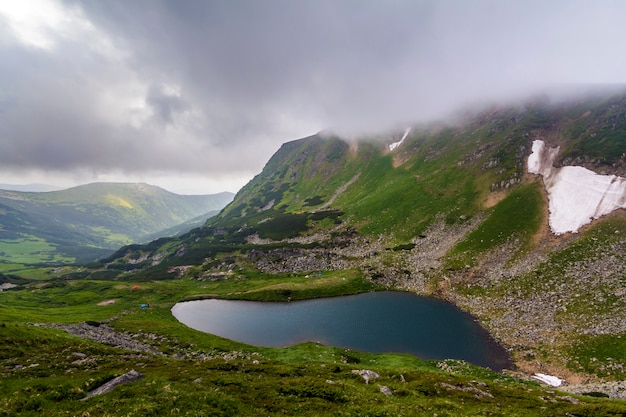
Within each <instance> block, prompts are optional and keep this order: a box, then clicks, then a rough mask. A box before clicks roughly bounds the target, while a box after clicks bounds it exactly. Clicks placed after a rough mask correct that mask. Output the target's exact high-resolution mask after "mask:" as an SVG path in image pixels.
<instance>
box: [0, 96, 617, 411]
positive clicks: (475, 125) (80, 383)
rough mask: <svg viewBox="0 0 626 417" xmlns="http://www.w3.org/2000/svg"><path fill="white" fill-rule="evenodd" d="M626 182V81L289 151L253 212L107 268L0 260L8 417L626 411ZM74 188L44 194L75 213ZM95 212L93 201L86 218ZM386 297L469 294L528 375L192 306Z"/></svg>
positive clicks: (463, 301) (271, 172)
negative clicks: (284, 334) (246, 326)
mask: <svg viewBox="0 0 626 417" xmlns="http://www.w3.org/2000/svg"><path fill="white" fill-rule="evenodd" d="M540 144H541V146H540ZM539 166H540V167H541V169H539V168H537V167H539ZM568 167H570V168H571V167H578V168H577V169H579V170H583V169H584V170H585V171H584V172H585V175H587V176H585V177H584V178H589V179H583V176H581V175H582V174H580V172H581V171H576V175H575V176H573V177H572V176H571V175H573V174H571V171H570V170H568V169H566V168H568ZM625 178H626V93H624V92H623V90H618V91H616V92H613V93H607V92H604V93H601V94H600V93H598V94H586V95H579V96H576V97H573V98H569V99H568V100H553V99H549V98H548V97H543V96H542V97H538V98H536V99H534V100H528V101H524V102H520V103H516V104H510V103H509V104H500V105H493V106H485V107H482V108H481V109H480V110H475V111H465V112H461V113H457V114H456V116H455V117H453V118H450V119H446V120H443V121H436V122H431V123H421V124H416V125H411V126H403V127H401V128H399V129H397V130H395V131H390V132H386V133H377V134H375V135H374V134H372V135H371V136H367V135H362V136H360V137H358V138H354V137H352V138H349V139H346V138H344V137H342V136H341V135H340V134H335V133H332V132H331V131H323V132H321V133H318V134H316V135H313V136H310V137H306V138H303V139H298V140H294V141H291V142H287V143H284V144H283V145H282V146H281V147H280V148H279V149H278V150H277V151H276V152H275V153H274V155H273V156H272V157H271V158H270V159H269V161H267V163H266V164H265V167H264V168H263V170H262V171H261V172H260V173H259V174H258V175H256V176H255V177H254V178H253V179H252V180H251V181H250V182H249V183H247V185H245V186H244V187H243V188H242V189H241V190H239V192H238V193H237V194H236V195H235V196H234V199H233V200H232V202H230V203H228V204H227V205H226V206H225V207H224V208H223V209H221V211H219V213H217V214H216V215H214V216H212V217H209V215H206V217H205V218H204V219H205V220H203V224H202V225H201V226H199V227H195V228H193V229H192V230H190V231H188V232H186V233H183V234H181V235H177V236H174V235H170V236H160V237H157V236H155V237H154V240H152V241H150V242H149V243H144V244H140V243H132V244H126V242H121V241H120V240H119V239H122V240H123V239H126V236H130V232H131V231H133V232H136V233H137V234H136V235H135V236H147V235H148V232H149V231H150V230H148V229H147V228H143V229H141V230H139V226H138V225H136V224H135V226H137V227H136V228H134V227H133V223H134V221H135V220H133V219H132V218H127V219H126V220H127V223H123V224H122V223H120V226H119V227H121V229H116V228H114V227H113V226H109V228H108V229H107V231H106V233H104V234H103V235H102V236H101V241H100V242H105V241H106V242H108V243H110V244H114V243H117V242H120V244H119V245H118V246H117V250H116V251H115V252H114V253H111V252H109V253H107V254H105V255H104V256H105V257H100V258H98V259H97V260H93V261H90V262H83V263H78V262H76V263H75V260H72V261H71V262H56V263H54V264H53V265H45V264H43V265H42V264H40V263H38V264H32V263H29V262H20V261H19V259H18V260H13V261H9V260H7V261H3V262H0V272H1V274H0V284H1V285H2V287H0V288H3V289H4V291H1V292H0V377H1V378H2V384H0V416H7V417H8V416H15V415H21V416H22V415H23V416H30V415H33V416H34V415H47V416H62V415H63V416H64V415H79V416H80V415H85V416H96V415H98V416H114V415H115V416H117V415H133V416H135V415H137V416H139V415H142V416H146V415H149V416H165V415H189V416H196V415H197V416H206V415H215V416H235V415H249V416H265V415H302V416H318V415H341V416H365V415H368V416H421V415H428V416H433V415H437V416H498V415H502V416H539V415H545V416H550V415H567V416H621V415H626V402H625V401H624V398H626V211H624V208H625V207H626V179H625ZM572 183H573V184H575V187H574V188H573V189H574V191H568V192H566V193H565V194H566V195H571V196H572V197H579V200H576V201H583V202H593V204H592V203H589V204H592V205H593V207H591V208H589V210H587V208H586V206H585V205H584V204H582V203H571V202H569V201H570V200H568V199H567V198H566V197H563V194H562V193H561V194H559V193H560V192H561V191H560V190H561V188H559V187H561V186H566V185H567V184H572ZM99 187H104V185H100V186H99ZM601 187H604V188H601ZM69 192H70V190H67V191H65V192H55V193H58V194H51V193H42V194H46V195H48V196H49V197H46V198H50V197H51V196H57V197H55V199H56V200H57V203H58V204H61V202H62V201H61V200H62V198H65V197H64V196H66V195H67V194H68V193H69ZM73 192H76V190H75V191H73ZM35 194H37V195H38V193H24V194H18V193H15V192H13V193H12V194H11V193H10V192H3V193H2V194H0V203H1V204H2V205H1V206H0V219H2V218H4V217H6V216H8V215H9V214H10V213H11V212H13V211H15V210H18V209H19V207H18V206H17V205H15V204H16V202H17V201H19V202H20V204H31V205H34V204H35V203H36V202H37V201H39V200H38V199H39V197H38V196H37V195H35ZM103 194H109V195H112V193H111V192H106V193H103ZM11 196H13V197H11ZM18 197H19V198H18ZM227 197H230V196H227ZM153 198H156V197H153ZM159 198H164V197H159ZM92 200H93V199H92ZM609 200H610V202H611V205H610V209H607V210H604V208H605V207H609V206H607V204H608V203H607V202H608V201H609ZM143 201H145V200H143ZM151 201H154V200H151ZM222 201H223V200H222ZM10 202H12V204H13V205H11V204H9V203H10ZM39 204H43V203H41V202H40V203H39ZM46 204H48V203H46ZM68 204H69V203H68ZM111 204H113V205H117V206H124V205H125V204H132V205H133V207H138V208H139V207H141V210H148V208H150V207H152V208H154V207H155V206H156V204H155V203H154V202H152V203H148V204H147V205H141V204H140V199H137V200H136V201H135V200H133V201H132V202H131V201H130V197H128V198H126V197H124V199H121V197H120V198H118V199H115V201H114V202H111ZM224 204H225V203H224ZM573 204H575V205H573ZM222 206H223V205H222ZM583 206H584V207H583ZM38 207H40V208H38V209H37V213H41V212H44V211H45V207H43V206H38ZM54 207H55V208H54V210H56V212H57V213H60V211H59V210H61V209H60V208H59V206H58V205H57V206H54ZM168 207H171V206H168ZM600 207H601V208H602V210H603V211H599V208H600ZM84 209H85V206H84V205H74V206H73V210H74V212H75V213H74V214H72V216H74V217H76V216H77V214H76V213H80V212H84ZM112 210H113V209H109V210H107V211H105V212H103V213H104V214H106V213H112ZM120 210H121V209H120ZM137 210H139V209H137ZM137 210H136V211H137ZM167 210H170V211H172V212H173V211H174V209H172V208H168V209H167ZM181 210H182V209H181ZM207 211H208V210H207ZM122 212H123V211H122ZM31 213H35V210H34V209H33V211H32V212H31ZM200 214H203V213H198V212H197V211H196V212H193V213H190V215H189V217H196V216H198V215H200ZM31 216H34V214H31ZM68 216H69V215H68ZM107 216H108V215H107ZM160 216H161V215H160V214H159V215H157V216H156V217H157V218H160ZM177 216H178V218H181V216H182V215H178V214H177ZM109 217H110V219H111V222H112V223H111V224H113V223H115V222H117V221H119V217H115V218H114V217H111V216H109ZM109 217H107V218H109ZM15 218H16V219H23V227H26V226H28V222H27V219H26V217H24V216H22V215H20V216H16V217H15ZM31 218H35V217H31ZM39 218H43V217H39ZM564 219H565V220H564ZM571 219H573V220H571ZM581 219H582V220H581ZM61 221H62V220H61ZM16 223H17V220H16ZM64 223H66V226H68V227H69V228H70V229H72V230H73V231H74V232H76V233H77V232H78V231H80V227H72V226H71V225H70V224H67V223H68V222H67V221H64ZM561 224H565V225H566V226H567V227H569V229H568V230H566V231H563V230H562V229H556V227H557V226H558V225H561ZM30 226H32V227H33V228H35V229H39V230H41V228H38V227H37V226H36V225H35V224H32V223H30ZM157 226H158V227H157V228H161V229H165V228H166V227H170V226H172V224H170V223H166V222H165V220H163V221H162V222H161V223H159V224H158V225H157ZM558 227H560V226H558ZM93 228H95V227H92V229H93ZM4 229H8V226H6V225H4V224H2V228H0V231H4ZM135 229H137V230H135ZM31 230H32V229H31ZM124 230H125V231H126V232H128V233H127V235H125V236H120V238H119V239H116V238H115V236H117V235H116V234H115V233H119V234H121V233H122V231H124ZM151 230H153V229H151ZM46 233H48V234H47V235H46V236H48V235H49V236H53V235H54V234H55V231H54V230H52V229H50V230H49V231H47V232H46ZM63 233H66V232H63ZM141 233H143V234H141ZM32 234H33V236H35V234H34V232H32ZM72 236H73V235H72ZM41 239H43V237H41V236H39V237H32V239H31V240H32V243H33V244H35V243H36V242H35V240H37V241H42V240H41ZM73 239H75V238H74V237H71V238H70V239H69V240H73ZM46 241H47V242H53V243H54V242H55V241H54V240H52V238H48V237H46ZM59 242H61V240H59ZM59 244H60V243H59ZM81 244H82V241H81ZM86 244H87V243H86ZM98 247H100V248H107V246H105V245H104V244H101V245H100V246H98ZM108 247H110V246H108ZM5 252H6V250H5ZM66 254H67V255H71V253H70V252H66ZM72 256H74V257H75V258H76V259H81V258H80V256H79V255H78V254H75V255H72ZM94 259H95V258H94ZM381 290H394V291H407V292H412V293H416V294H419V295H424V296H428V297H434V298H437V299H441V300H445V301H447V302H450V303H452V304H454V305H455V306H457V307H459V308H460V309H462V310H463V311H465V312H467V313H469V314H471V315H472V316H473V317H475V319H476V321H478V322H479V323H480V325H482V326H483V327H484V328H485V329H486V330H487V331H488V332H489V333H490V334H491V335H492V336H493V337H494V338H495V340H496V341H497V342H498V343H499V344H500V345H501V346H502V347H504V348H505V349H506V351H507V352H508V353H509V354H510V355H511V358H512V363H513V366H511V367H510V368H511V369H504V370H502V371H500V372H495V371H493V370H490V369H487V368H482V367H479V366H476V365H473V364H470V363H467V362H465V361H462V360H458V359H457V358H448V359H443V360H426V359H422V358H417V357H414V356H411V355H408V354H400V353H380V354H374V353H368V352H364V351H358V350H354V349H347V348H341V347H334V346H328V345H324V344H321V343H317V342H307V343H300V344H295V345H292V346H288V347H284V348H274V347H259V346H251V345H246V344H244V343H241V342H237V341H233V340H228V339H224V338H221V337H218V336H215V335H212V334H208V333H203V332H200V331H197V330H193V329H191V328H189V327H187V326H185V325H183V324H182V323H180V322H178V321H177V320H176V319H175V318H174V316H173V315H172V312H171V309H172V307H173V306H174V305H175V304H176V303H179V302H183V301H190V300H201V299H209V298H218V299H232V300H252V301H264V302H270V301H271V302H296V301H298V300H304V299H312V298H322V297H340V296H344V295H349V294H358V293H364V292H371V291H381ZM412 319H413V318H412V317H397V320H398V321H400V320H402V321H407V320H412ZM393 325H394V321H393V320H390V322H389V326H393ZM119 377H122V378H120V379H117V378H119ZM111 382H115V383H114V384H110V385H111V387H112V389H111V390H110V391H107V390H103V391H104V392H103V393H100V392H94V390H96V389H98V388H101V387H102V386H105V385H106V384H107V383H111ZM124 382H125V383H124ZM117 384H119V385H117ZM114 385H117V386H114ZM111 387H110V388H111Z"/></svg>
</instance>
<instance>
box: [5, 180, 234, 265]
mask: <svg viewBox="0 0 626 417" xmlns="http://www.w3.org/2000/svg"><path fill="white" fill-rule="evenodd" d="M231 198H232V194H231V193H219V194H212V195H205V196H195V195H191V196H180V195H177V194H174V193H171V192H169V191H166V190H164V189H162V188H160V187H156V186H151V185H148V184H137V183H92V184H86V185H81V186H77V187H72V188H68V189H64V190H58V191H48V192H19V191H6V190H0V207H1V208H2V212H0V225H1V226H2V229H1V230H2V236H1V237H2V243H3V244H2V249H0V251H1V252H4V253H5V257H8V259H9V260H10V259H11V258H12V256H10V255H11V253H13V254H16V256H20V255H19V253H20V252H19V251H20V250H22V252H21V253H22V256H23V257H26V258H31V259H33V261H34V262H37V259H38V258H37V252H44V253H47V254H48V257H47V258H46V256H42V257H40V261H41V262H43V261H45V260H46V259H47V260H48V261H52V262H56V261H59V260H65V262H67V260H71V259H72V258H75V259H76V260H78V261H79V262H81V261H82V262H84V261H88V260H94V259H95V258H96V257H99V256H104V255H107V254H110V253H111V252H112V251H113V250H114V249H116V248H118V247H119V246H121V245H123V244H127V243H131V242H141V241H142V240H143V239H148V238H149V237H150V236H151V235H153V234H155V233H157V232H159V231H161V230H164V229H167V228H171V227H174V226H177V225H179V224H182V223H185V222H186V221H189V220H191V219H194V218H196V217H198V216H201V215H206V216H207V217H209V216H210V213H211V214H215V212H216V211H218V210H219V209H221V208H222V207H223V206H224V205H225V204H226V203H227V202H229V201H230V199H231ZM194 224H197V222H196V223H194ZM29 241H30V242H31V243H32V244H33V246H34V247H33V248H31V249H29V248H28V247H26V246H27V245H26V243H28V242H29ZM20 242H23V243H20Z"/></svg>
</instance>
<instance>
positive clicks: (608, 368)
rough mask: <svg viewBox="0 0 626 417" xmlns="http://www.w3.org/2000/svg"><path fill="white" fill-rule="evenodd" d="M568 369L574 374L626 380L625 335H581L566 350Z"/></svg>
mask: <svg viewBox="0 0 626 417" xmlns="http://www.w3.org/2000/svg"><path fill="white" fill-rule="evenodd" d="M568 356H569V357H570V360H569V362H568V364H567V365H568V367H569V368H570V369H571V370H573V371H576V372H585V373H589V374H593V375H598V376H599V377H602V378H607V379H613V380H624V379H625V378H626V333H621V334H615V335H600V336H589V335H582V336H580V337H579V338H578V340H577V341H576V342H575V343H574V344H572V345H571V346H570V347H569V348H568Z"/></svg>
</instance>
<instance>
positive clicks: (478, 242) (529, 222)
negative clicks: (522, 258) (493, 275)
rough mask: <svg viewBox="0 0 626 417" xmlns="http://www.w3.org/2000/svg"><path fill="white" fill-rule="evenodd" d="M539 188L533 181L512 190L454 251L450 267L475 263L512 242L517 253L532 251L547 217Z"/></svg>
mask: <svg viewBox="0 0 626 417" xmlns="http://www.w3.org/2000/svg"><path fill="white" fill-rule="evenodd" d="M539 187H540V185H539V184H538V183H533V184H529V185H524V186H520V187H517V188H516V189H514V190H513V191H511V193H510V194H509V195H508V196H507V197H506V198H505V199H504V200H502V201H501V202H500V203H499V204H497V205H496V206H495V207H494V208H493V211H492V212H491V213H489V215H488V217H487V218H486V219H485V221H483V222H482V223H481V224H480V225H479V226H478V228H477V229H476V230H474V231H472V232H471V233H469V234H468V235H467V236H466V237H465V238H464V239H463V240H462V241H461V242H459V243H458V244H457V245H456V246H455V247H454V248H453V249H452V250H451V251H450V254H449V255H448V256H449V258H448V265H449V267H450V268H454V269H458V268H462V267H463V266H465V265H470V266H472V265H474V264H475V263H476V262H477V259H478V257H479V256H480V255H481V254H482V253H485V252H486V251H488V250H491V249H494V248H496V247H499V246H501V245H503V244H506V243H510V244H512V245H513V248H512V249H511V250H512V251H515V252H517V253H520V252H522V251H524V250H528V249H529V248H530V245H531V239H532V237H533V235H534V234H535V233H537V231H538V230H539V227H540V226H541V221H542V220H543V217H544V216H545V214H544V213H545V210H546V204H545V201H544V198H543V196H542V194H541V190H540V188H539Z"/></svg>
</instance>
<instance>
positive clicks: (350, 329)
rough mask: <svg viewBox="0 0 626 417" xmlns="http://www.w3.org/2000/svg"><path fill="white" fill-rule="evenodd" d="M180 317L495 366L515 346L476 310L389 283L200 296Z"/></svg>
mask: <svg viewBox="0 0 626 417" xmlns="http://www.w3.org/2000/svg"><path fill="white" fill-rule="evenodd" d="M172 313H173V315H174V317H176V319H178V320H179V321H180V322H181V323H183V324H185V325H187V326H189V327H191V328H193V329H196V330H200V331H203V332H207V333H211V334H214V335H217V336H221V337H224V338H227V339H231V340H236V341H239V342H243V343H247V344H250V345H254V346H272V347H284V346H290V345H293V344H296V343H301V342H307V341H311V342H319V343H322V344H324V345H330V346H337V347H341V348H349V349H354V350H357V351H365V352H372V353H383V352H394V353H408V354H411V355H414V356H416V357H418V358H422V359H462V360H464V361H467V362H470V363H472V364H475V365H479V366H483V367H488V368H491V369H493V370H495V371H501V370H502V369H511V368H512V367H513V364H512V361H511V357H510V355H509V353H508V352H507V351H506V349H504V348H503V347H502V346H501V345H499V344H498V343H497V342H496V341H495V340H494V339H493V338H492V337H491V335H490V334H489V333H488V332H487V330H485V329H484V328H483V327H482V326H481V325H480V324H479V323H478V322H477V321H476V320H475V319H474V318H473V317H472V316H471V315H469V314H467V313H465V312H463V311H462V310H460V309H458V308H457V307H456V306H454V305H453V304H451V303H448V302H445V301H442V300H438V299H434V298H428V297H422V296H418V295H415V294H411V293H406V292H396V291H382V292H372V293H365V294H358V295H350V296H343V297H333V298H320V299H313V300H305V301H294V302H289V303H286V302H285V303H275V302H254V301H237V300H218V299H208V300H198V301H187V302H182V303H178V304H176V305H175V306H174V307H173V308H172Z"/></svg>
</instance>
